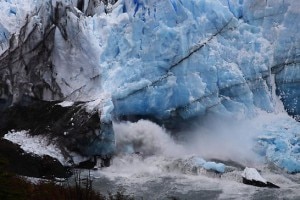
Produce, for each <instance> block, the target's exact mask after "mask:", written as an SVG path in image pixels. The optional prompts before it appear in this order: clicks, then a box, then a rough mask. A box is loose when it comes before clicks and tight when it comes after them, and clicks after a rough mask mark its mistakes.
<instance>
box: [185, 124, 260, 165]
mask: <svg viewBox="0 0 300 200" xmlns="http://www.w3.org/2000/svg"><path fill="white" fill-rule="evenodd" d="M259 133H260V132H259V130H258V128H257V127H256V122H255V120H239V121H218V120H213V121H209V122H208V124H206V125H205V126H201V127H196V128H195V130H194V131H192V133H188V135H192V136H190V140H188V144H187V145H188V146H187V148H188V149H189V151H190V152H193V153H195V154H197V155H200V156H202V157H204V158H206V159H213V158H214V159H220V160H231V161H235V162H238V163H240V164H244V165H248V166H253V165H256V164H259V163H261V162H262V157H260V156H259V155H258V154H257V153H256V152H255V147H257V142H256V140H255V139H256V138H257V136H258V135H259ZM184 134H187V133H184Z"/></svg>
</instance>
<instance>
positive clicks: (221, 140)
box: [91, 113, 300, 199]
mask: <svg viewBox="0 0 300 200" xmlns="http://www.w3.org/2000/svg"><path fill="white" fill-rule="evenodd" d="M283 119H285V120H286V122H287V123H286V124H285V125H284V126H285V127H281V126H282V125H276V122H277V121H279V120H280V121H282V120H283ZM288 122H289V123H288ZM292 126H299V127H300V125H299V124H298V123H297V122H295V123H293V120H292V119H291V118H290V117H289V116H287V115H286V114H285V113H278V114H267V113H261V114H260V116H259V117H256V118H254V119H252V120H247V121H239V122H234V123H233V122H231V123H230V122H226V123H224V122H218V123H213V124H206V125H205V126H204V127H203V126H201V127H195V129H193V131H190V132H189V133H187V132H185V133H184V134H186V135H189V136H190V140H186V141H185V142H182V140H181V142H180V143H178V141H177V140H176V139H173V138H172V137H171V136H170V134H169V133H168V132H166V131H165V129H163V128H161V127H159V126H158V125H156V124H154V123H152V122H149V121H144V120H142V121H139V122H137V123H129V122H127V123H121V124H114V130H115V133H116V142H117V144H116V145H117V148H118V154H117V156H116V157H115V158H114V159H113V160H112V165H111V166H110V167H108V168H102V169H99V170H96V171H92V172H91V173H92V177H93V180H94V188H95V189H96V190H99V191H101V192H103V193H106V192H107V191H110V192H115V191H118V190H120V189H124V191H126V193H127V194H131V195H132V196H134V197H135V198H137V199H139V198H141V199H170V198H172V197H176V198H177V199H299V198H300V185H299V183H300V176H299V174H296V175H291V174H287V173H286V172H284V171H283V170H280V169H279V168H278V167H276V166H274V165H272V164H270V163H269V162H268V161H267V160H265V158H264V157H263V156H261V155H260V153H259V147H258V145H257V143H258V138H260V137H263V135H265V134H266V132H269V131H275V129H280V128H285V129H286V130H287V129H290V128H292ZM195 132H197V133H198V134H195ZM287 132H288V131H287ZM199 133H200V135H201V136H199ZM246 133H248V134H247V137H241V135H244V134H246ZM211 134H213V135H214V137H212V136H211ZM191 141H193V142H191ZM245 144H246V145H245ZM200 158H206V160H211V159H213V160H214V161H215V162H216V163H218V162H223V163H225V164H226V165H227V166H234V167H233V169H232V170H229V171H225V173H216V172H214V171H213V170H206V169H204V168H202V167H199V166H196V165H195V160H197V159H200ZM245 166H247V167H255V168H257V169H259V170H260V172H261V174H262V176H263V177H264V178H266V179H267V180H268V181H270V182H273V183H275V184H277V185H278V186H280V189H267V188H258V187H254V186H248V185H244V184H243V183H242V176H241V174H242V171H243V169H244V167H245Z"/></svg>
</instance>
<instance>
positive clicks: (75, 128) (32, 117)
mask: <svg viewBox="0 0 300 200" xmlns="http://www.w3.org/2000/svg"><path fill="white" fill-rule="evenodd" d="M67 103H68V102H67ZM67 103H66V102H62V103H59V102H53V101H52V102H47V101H36V102H35V103H32V104H31V105H27V106H21V105H19V106H14V107H10V108H8V109H6V110H5V111H4V112H2V113H1V118H0V133H1V135H0V136H1V137H3V135H4V134H5V133H7V132H9V131H10V130H15V131H19V130H28V133H29V134H30V135H32V136H34V135H41V136H45V137H46V138H48V140H49V142H51V141H55V143H56V144H57V145H58V146H59V147H60V150H61V152H62V153H63V154H64V155H63V156H64V157H65V158H66V160H68V159H71V163H70V164H72V152H75V153H78V154H80V155H82V156H99V157H107V156H108V157H110V156H112V154H113V151H114V146H113V144H114V138H113V137H112V136H113V134H112V133H110V131H112V130H110V126H108V125H107V124H101V122H100V119H99V114H98V112H97V111H94V112H93V111H91V112H89V113H88V112H86V109H85V107H84V105H83V104H82V103H75V104H73V103H72V104H69V105H67ZM107 133H110V134H107Z"/></svg>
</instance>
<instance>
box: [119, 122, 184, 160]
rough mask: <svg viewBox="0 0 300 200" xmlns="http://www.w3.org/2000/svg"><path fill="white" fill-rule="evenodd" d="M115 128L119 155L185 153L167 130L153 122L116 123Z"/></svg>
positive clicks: (172, 154) (171, 154)
mask: <svg viewBox="0 0 300 200" xmlns="http://www.w3.org/2000/svg"><path fill="white" fill-rule="evenodd" d="M113 128H114V132H115V137H116V142H117V151H118V152H119V153H122V152H123V153H142V154H143V155H144V156H149V155H165V156H174V155H177V156H179V155H183V154H184V153H185V149H184V148H183V147H182V146H180V145H178V144H176V143H175V141H174V140H173V139H172V138H171V137H170V135H169V134H168V133H167V132H166V130H165V129H163V128H162V127H160V126H158V125H157V124H155V123H153V122H150V121H146V120H140V121H138V122H136V123H131V122H124V123H114V126H113Z"/></svg>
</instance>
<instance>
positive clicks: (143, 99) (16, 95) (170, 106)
mask: <svg viewBox="0 0 300 200" xmlns="http://www.w3.org/2000/svg"><path fill="white" fill-rule="evenodd" d="M0 8H1V10H0V110H5V109H7V108H9V107H10V106H12V105H19V104H21V105H28V104H30V102H31V101H32V99H38V100H43V101H65V103H66V102H81V103H82V104H83V105H84V107H85V108H86V110H87V112H88V111H95V110H96V111H97V114H98V116H99V119H100V121H101V125H102V126H103V127H105V128H103V129H101V130H97V131H98V132H97V133H96V134H97V135H98V136H99V137H98V139H97V141H96V142H95V143H94V144H93V145H91V148H89V149H88V150H87V151H86V152H84V154H88V155H104V154H110V153H113V152H115V151H116V146H115V143H116V142H118V141H116V138H117V137H115V134H114V131H113V128H112V123H113V122H116V121H117V122H118V121H126V120H130V121H138V120H140V119H147V120H151V121H153V122H155V123H157V124H159V125H161V126H164V127H165V128H166V129H168V130H170V131H171V132H172V131H174V132H176V131H179V130H180V132H182V131H184V130H185V128H188V127H189V126H193V125H192V124H195V123H196V124H197V122H199V121H201V122H203V121H205V120H206V119H207V118H210V119H214V118H218V119H230V120H236V121H239V120H245V119H252V118H256V117H259V116H261V115H271V116H274V120H273V121H272V123H269V124H265V125H262V127H263V128H262V129H261V130H260V131H261V132H260V136H259V137H257V138H256V145H257V148H256V152H255V153H257V154H258V155H259V156H263V157H265V158H266V159H267V160H268V161H269V162H271V163H274V164H275V165H276V166H278V167H280V168H282V169H284V170H286V171H288V172H290V173H298V172H300V125H299V124H298V122H297V121H296V120H297V119H299V116H300V101H299V100H300V84H299V83H300V34H299V31H300V23H299V20H300V1H298V0H214V1H212V0H118V1H113V0H108V1H104V0H73V1H72V0H52V1H51V0H45V1H38V0H0ZM262 113H263V114H262ZM268 113H269V114H268ZM286 113H287V114H288V115H289V116H288V115H287V114H286ZM276 116H277V117H276ZM272 119H273V118H272ZM240 134H243V133H242V132H241V133H240ZM216 139H217V138H216ZM237 151H238V150H237ZM79 153H80V152H79Z"/></svg>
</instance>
